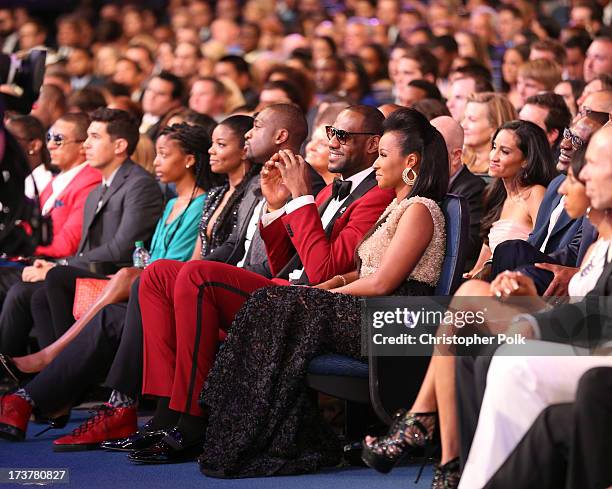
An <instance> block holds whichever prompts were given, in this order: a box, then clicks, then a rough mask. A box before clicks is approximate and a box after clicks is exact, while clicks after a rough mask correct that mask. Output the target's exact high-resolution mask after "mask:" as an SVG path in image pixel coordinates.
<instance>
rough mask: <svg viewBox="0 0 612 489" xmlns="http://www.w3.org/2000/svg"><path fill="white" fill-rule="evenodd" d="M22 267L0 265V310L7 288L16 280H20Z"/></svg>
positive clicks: (16, 281)
mask: <svg viewBox="0 0 612 489" xmlns="http://www.w3.org/2000/svg"><path fill="white" fill-rule="evenodd" d="M22 272H23V267H13V266H10V267H8V266H2V265H0V310H2V304H3V303H4V299H5V298H6V294H8V291H9V289H10V288H11V287H12V286H13V285H15V284H16V283H18V282H21V274H22Z"/></svg>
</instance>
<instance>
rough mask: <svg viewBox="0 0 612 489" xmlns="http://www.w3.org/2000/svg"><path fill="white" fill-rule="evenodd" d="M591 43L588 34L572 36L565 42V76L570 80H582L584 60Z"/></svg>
mask: <svg viewBox="0 0 612 489" xmlns="http://www.w3.org/2000/svg"><path fill="white" fill-rule="evenodd" d="M590 44H591V38H590V37H589V36H588V35H586V34H585V35H576V36H572V37H570V38H569V39H568V40H567V41H565V44H564V45H563V46H564V47H565V65H564V66H563V70H564V76H565V78H567V79H568V80H582V79H583V78H584V61H585V60H586V54H587V51H588V49H589V46H590Z"/></svg>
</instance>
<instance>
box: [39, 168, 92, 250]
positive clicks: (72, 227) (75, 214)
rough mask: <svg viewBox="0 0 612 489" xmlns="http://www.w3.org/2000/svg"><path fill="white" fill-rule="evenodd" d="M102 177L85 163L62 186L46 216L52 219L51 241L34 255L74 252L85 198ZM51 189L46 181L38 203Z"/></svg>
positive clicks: (79, 236) (49, 194)
mask: <svg viewBox="0 0 612 489" xmlns="http://www.w3.org/2000/svg"><path fill="white" fill-rule="evenodd" d="M101 181H102V174H101V173H100V172H99V171H98V170H96V169H94V168H92V167H90V166H89V165H86V166H84V167H83V169H82V170H81V171H80V172H79V173H78V174H77V175H76V176H75V177H74V178H73V179H72V181H71V182H70V183H69V184H68V185H67V186H66V188H65V189H64V190H63V191H62V193H61V194H60V195H59V196H58V197H57V199H56V200H55V205H54V207H53V209H51V212H50V216H51V221H52V222H53V241H52V242H51V244H50V245H48V246H38V247H37V248H36V249H35V250H34V254H35V255H42V256H49V257H51V258H62V257H66V256H72V255H74V254H75V253H76V251H77V248H78V247H79V242H80V241H81V232H82V227H83V215H84V206H85V199H87V196H88V195H89V192H91V191H92V190H93V189H94V187H96V186H97V185H99V184H100V182H101ZM52 193H53V187H52V186H51V183H49V184H48V185H47V186H46V187H45V189H44V190H43V191H42V192H41V194H40V205H41V207H42V206H43V205H44V203H45V202H46V200H47V199H48V198H49V197H50V196H51V194H52Z"/></svg>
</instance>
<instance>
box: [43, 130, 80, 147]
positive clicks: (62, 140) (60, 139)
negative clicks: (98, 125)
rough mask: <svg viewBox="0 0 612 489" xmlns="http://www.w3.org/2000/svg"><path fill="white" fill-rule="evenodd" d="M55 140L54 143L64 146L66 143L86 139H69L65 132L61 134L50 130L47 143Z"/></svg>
mask: <svg viewBox="0 0 612 489" xmlns="http://www.w3.org/2000/svg"><path fill="white" fill-rule="evenodd" d="M52 141H53V144H55V145H56V146H62V145H64V144H70V143H82V142H83V141H84V139H72V140H70V139H68V138H66V136H64V135H63V134H59V133H56V132H48V133H47V144H49V143H51V142H52Z"/></svg>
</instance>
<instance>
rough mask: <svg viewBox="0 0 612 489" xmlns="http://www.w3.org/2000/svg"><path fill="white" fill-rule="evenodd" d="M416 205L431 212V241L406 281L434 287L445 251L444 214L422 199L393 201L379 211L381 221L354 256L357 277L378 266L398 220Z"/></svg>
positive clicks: (433, 204) (431, 201) (429, 200)
mask: <svg viewBox="0 0 612 489" xmlns="http://www.w3.org/2000/svg"><path fill="white" fill-rule="evenodd" d="M415 203H419V204H423V205H424V206H426V207H427V209H428V210H429V212H430V213H431V218H432V219H433V223H434V232H433V236H432V239H431V242H430V243H429V245H428V246H427V248H426V249H425V253H424V254H423V257H422V258H421V259H420V260H419V262H418V263H417V265H416V266H415V267H414V270H413V271H412V273H411V274H410V276H409V277H408V279H411V280H416V281H417V282H423V283H426V284H429V285H431V286H433V287H435V286H436V285H437V284H438V278H439V276H440V269H441V268H442V262H443V261H444V253H445V250H446V231H445V225H444V214H443V213H442V211H441V210H440V207H438V205H437V204H436V203H435V202H434V201H433V200H431V199H426V198H423V197H412V198H410V199H404V200H401V201H400V202H399V203H398V202H397V199H393V201H392V202H391V203H390V204H389V207H387V209H386V210H385V212H383V214H382V216H381V218H380V221H383V220H384V222H383V223H382V224H381V225H380V226H379V227H378V229H376V231H374V233H372V235H371V236H370V237H369V238H368V239H367V240H365V241H364V242H363V243H362V244H361V246H360V247H359V250H358V252H357V253H358V254H359V258H360V259H361V269H360V270H359V275H360V276H362V277H367V276H368V275H372V274H373V273H374V272H375V271H376V270H378V268H379V267H380V265H381V261H382V257H383V256H384V254H385V252H386V251H387V248H388V247H389V245H390V244H391V240H392V239H393V236H394V235H395V231H396V230H397V226H398V225H399V221H400V219H401V217H402V215H403V214H404V211H405V210H406V209H408V207H410V206H411V205H412V204H415Z"/></svg>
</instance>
